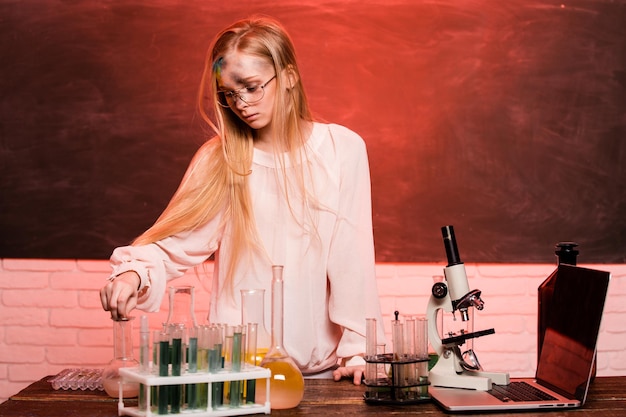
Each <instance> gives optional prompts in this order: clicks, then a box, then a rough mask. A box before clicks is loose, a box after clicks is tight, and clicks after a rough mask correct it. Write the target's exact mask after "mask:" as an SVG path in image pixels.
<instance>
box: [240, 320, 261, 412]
mask: <svg viewBox="0 0 626 417" xmlns="http://www.w3.org/2000/svg"><path fill="white" fill-rule="evenodd" d="M258 326H259V325H258V323H248V325H247V334H246V353H245V355H244V357H245V361H246V365H245V366H246V367H252V366H256V365H258V364H257V363H256V357H257V355H256V345H257V331H258ZM245 385H246V386H245V390H244V391H245V396H246V399H245V402H246V403H249V404H254V401H255V397H256V380H255V379H247V380H246V381H245Z"/></svg>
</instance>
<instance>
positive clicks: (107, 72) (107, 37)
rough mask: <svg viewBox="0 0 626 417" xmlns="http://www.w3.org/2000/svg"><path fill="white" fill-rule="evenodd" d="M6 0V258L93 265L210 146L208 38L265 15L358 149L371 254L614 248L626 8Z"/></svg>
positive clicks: (2, 120) (486, 258)
mask: <svg viewBox="0 0 626 417" xmlns="http://www.w3.org/2000/svg"><path fill="white" fill-rule="evenodd" d="M383 3H384V2H371V1H364V2H354V1H343V2H341V1H335V2H329V3H324V4H321V5H320V4H317V2H316V1H306V2H305V1H285V2H266V1H260V0H250V1H245V2H244V1H225V2H219V3H218V2H214V1H174V0H171V1H165V0H160V1H155V0H138V1H124V2H97V1H87V0H76V1H53V0H41V1H33V2H13V1H7V0H0V16H1V17H0V258H82V259H90V258H96V259H104V258H107V257H108V256H109V254H110V252H111V250H112V249H113V247H115V246H118V245H122V244H126V243H127V242H129V241H130V240H131V239H132V238H133V237H134V236H136V235H137V234H139V233H140V232H141V231H142V230H144V229H145V228H146V227H148V226H149V225H150V224H151V223H152V222H153V221H154V219H156V217H157V216H158V214H159V213H160V212H161V210H162V209H163V208H164V206H165V204H166V203H167V201H168V199H169V197H170V196H171V194H172V193H173V191H174V190H175V188H176V186H177V185H178V182H179V180H180V178H181V176H182V174H183V172H184V170H185V168H186V166H187V163H188V161H189V159H190V158H191V156H192V155H193V153H194V151H195V150H196V149H197V147H198V146H199V145H200V143H201V142H202V141H203V140H204V138H203V132H202V128H201V126H200V125H199V123H198V120H197V118H196V117H195V113H194V111H195V108H194V105H195V103H194V100H195V95H196V88H197V85H198V81H199V77H200V72H201V69H202V65H203V59H204V55H205V52H206V48H207V46H208V43H209V41H210V39H211V38H212V36H213V35H214V34H215V33H216V31H218V30H219V29H221V28H222V27H224V26H225V25H227V24H229V23H230V22H232V21H233V20H235V19H238V18H241V17H245V16H248V15H250V14H253V13H265V14H269V15H271V16H274V17H276V18H278V19H279V20H281V21H282V22H283V23H284V25H285V26H286V27H287V29H288V30H289V32H290V33H291V35H292V37H293V39H294V42H295V44H296V47H297V50H298V54H299V58H300V65H301V67H302V68H301V69H302V73H303V81H304V83H305V86H306V87H307V93H308V95H309V98H310V101H311V105H312V107H313V109H314V111H315V112H316V114H317V115H318V116H319V117H321V118H323V119H325V120H327V121H331V122H337V123H341V124H344V125H346V126H348V127H350V128H352V129H353V130H355V131H357V132H358V133H360V134H361V135H362V136H363V138H364V139H365V141H366V142H367V144H368V149H369V153H370V164H371V170H372V187H373V193H374V226H375V238H376V250H377V260H378V261H379V262H432V261H441V260H443V259H445V252H444V251H443V246H442V244H441V238H440V234H439V229H440V227H441V226H443V225H446V224H453V225H454V226H455V229H456V233H457V238H458V241H459V248H460V252H461V256H462V258H463V260H466V261H468V262H469V261H472V262H507V263H509V262H510V263H514V262H553V260H554V254H553V252H552V249H553V246H554V244H555V243H556V242H558V241H560V240H575V241H577V242H579V243H580V244H581V248H580V249H581V258H582V259H584V261H585V262H596V263H624V262H625V261H626V216H625V215H624V213H626V186H625V183H626V181H625V180H626V172H625V168H624V163H625V162H626V145H625V144H624V139H625V137H626V91H625V90H626V32H624V29H623V23H624V22H626V2H624V1H604V0H578V1H566V2H555V1H548V0H537V1H525V0H510V1H507V2H495V1H489V0H475V1H456V0H442V1H415V0H402V1H401V0H398V1H391V2H388V3H384V5H383Z"/></svg>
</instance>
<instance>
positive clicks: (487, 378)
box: [428, 355, 509, 391]
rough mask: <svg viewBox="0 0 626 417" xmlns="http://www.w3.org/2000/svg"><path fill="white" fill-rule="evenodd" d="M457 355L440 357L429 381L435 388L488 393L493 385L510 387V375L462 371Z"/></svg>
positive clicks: (430, 374)
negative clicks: (457, 362) (459, 369)
mask: <svg viewBox="0 0 626 417" xmlns="http://www.w3.org/2000/svg"><path fill="white" fill-rule="evenodd" d="M455 358H456V357H455V355H450V356H448V357H447V358H446V357H445V356H444V357H440V358H439V361H438V362H437V365H435V367H434V368H433V369H431V371H430V372H429V374H428V381H429V382H430V384H431V385H433V386H438V387H446V388H464V389H474V390H478V391H488V390H490V389H491V384H492V383H493V384H498V385H508V384H509V374H508V373H502V372H485V371H478V370H476V371H471V370H465V369H463V370H461V371H460V372H457V371H456V369H458V368H459V367H460V366H456V363H455Z"/></svg>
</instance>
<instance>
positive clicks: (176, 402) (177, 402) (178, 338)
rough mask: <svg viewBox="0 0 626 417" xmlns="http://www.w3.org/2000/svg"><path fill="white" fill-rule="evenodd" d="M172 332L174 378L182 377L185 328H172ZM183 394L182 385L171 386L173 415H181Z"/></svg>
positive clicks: (171, 409)
mask: <svg viewBox="0 0 626 417" xmlns="http://www.w3.org/2000/svg"><path fill="white" fill-rule="evenodd" d="M170 331H171V337H172V343H171V344H172V376H180V375H181V369H182V361H183V328H182V327H180V326H172V327H171V328H170ZM181 394H182V387H181V385H170V397H171V402H170V411H171V412H172V414H178V413H180V408H181Z"/></svg>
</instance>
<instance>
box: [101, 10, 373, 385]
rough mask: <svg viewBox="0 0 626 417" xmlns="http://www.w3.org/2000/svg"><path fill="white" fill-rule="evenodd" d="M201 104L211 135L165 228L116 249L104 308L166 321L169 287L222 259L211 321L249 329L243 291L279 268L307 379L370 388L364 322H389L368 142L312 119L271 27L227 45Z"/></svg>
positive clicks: (291, 340) (242, 26)
mask: <svg viewBox="0 0 626 417" xmlns="http://www.w3.org/2000/svg"><path fill="white" fill-rule="evenodd" d="M198 107H199V113H200V115H201V117H202V119H203V120H204V121H205V122H206V124H207V126H208V127H210V128H211V129H212V130H213V132H214V136H213V137H212V138H211V139H210V140H208V141H207V142H206V143H205V144H204V145H203V146H202V147H201V148H200V149H199V150H198V152H197V153H196V155H195V156H194V158H193V159H192V161H191V163H190V165H189V168H188V169H187V172H186V174H185V176H184V178H183V180H182V182H181V184H180V186H179V188H178V190H177V191H176V193H175V194H174V196H173V197H172V199H171V201H170V203H169V204H168V206H167V207H166V209H165V210H164V212H163V213H162V215H161V216H160V217H159V219H157V221H156V222H155V224H154V225H153V226H152V227H151V228H150V229H148V230H147V231H146V232H145V233H143V234H142V235H141V236H139V237H138V238H137V239H136V240H135V241H134V242H133V244H132V245H129V246H124V247H120V248H116V249H115V250H114V252H113V254H112V256H111V265H112V267H113V273H112V275H111V278H110V279H109V282H108V283H107V284H106V285H105V286H104V287H103V288H102V289H101V291H100V295H101V301H102V305H103V307H104V309H105V310H107V311H110V312H111V315H112V316H113V317H114V318H115V317H119V316H126V315H128V314H129V312H130V311H131V310H132V309H134V308H139V309H142V310H145V311H157V310H158V308H159V306H160V303H161V300H162V297H163V294H164V293H165V288H166V285H167V282H168V281H170V280H172V279H175V278H177V277H180V276H181V275H183V274H184V273H185V271H186V270H187V269H189V268H192V267H195V266H197V265H200V264H202V263H203V262H205V261H206V260H207V259H208V258H209V257H210V256H212V255H214V257H215V262H214V273H213V281H212V291H211V306H210V312H209V320H210V321H211V322H217V323H229V324H239V323H240V322H241V305H240V302H241V300H240V298H239V293H240V290H242V289H246V288H248V289H249V288H263V289H266V293H269V291H270V288H271V287H270V284H271V265H276V264H280V265H283V266H284V277H285V284H284V291H285V303H284V310H285V312H284V317H285V320H284V326H285V329H284V339H285V341H284V343H285V347H286V349H287V351H288V352H289V353H290V355H291V356H292V358H293V359H294V360H295V361H296V363H297V364H298V366H299V367H300V368H301V370H302V372H303V374H304V375H305V376H307V375H309V376H314V375H318V376H319V375H324V376H329V377H330V376H331V375H332V376H333V377H334V378H335V379H340V378H341V377H344V376H350V377H353V379H354V382H355V383H357V384H358V383H360V380H361V376H362V372H363V360H362V358H361V356H362V355H363V352H364V349H365V338H364V335H365V330H364V329H365V319H366V318H367V317H375V318H378V319H379V320H378V322H379V323H381V325H382V320H381V319H380V307H379V301H378V295H377V289H376V279H375V271H374V245H373V236H372V221H371V198H370V182H369V167H368V161H367V153H366V148H365V144H364V142H363V140H362V139H361V138H360V137H359V136H358V135H357V134H356V133H354V132H352V131H350V130H349V129H347V128H345V127H342V126H339V125H334V124H323V123H319V122H316V121H314V120H313V117H312V116H311V112H310V110H309V107H308V103H307V99H306V95H305V92H304V88H303V86H302V80H301V75H300V72H299V70H298V65H297V62H296V56H295V50H294V47H293V43H292V41H291V39H290V38H289V36H288V35H287V33H286V31H285V30H284V28H283V27H282V26H281V25H280V24H279V23H277V22H276V21H274V20H271V19H268V18H263V17H255V18H251V19H246V20H242V21H239V22H236V23H234V24H233V25H231V26H229V27H228V28H226V29H224V30H223V31H222V32H220V33H219V34H218V35H217V36H216V38H215V40H214V41H213V43H212V44H211V46H210V48H209V52H208V54H207V57H206V62H205V69H204V73H203V77H202V81H201V85H200V89H199V95H198ZM266 307H267V308H269V303H268V302H266ZM268 312H269V310H268ZM266 317H269V313H268V314H266ZM378 333H379V334H383V331H382V327H381V329H380V331H379V332H378Z"/></svg>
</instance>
